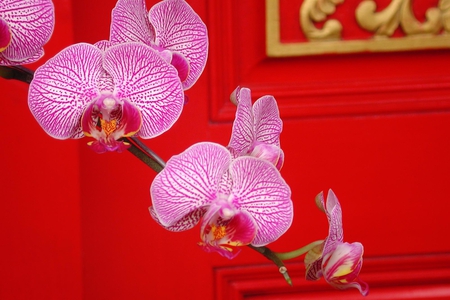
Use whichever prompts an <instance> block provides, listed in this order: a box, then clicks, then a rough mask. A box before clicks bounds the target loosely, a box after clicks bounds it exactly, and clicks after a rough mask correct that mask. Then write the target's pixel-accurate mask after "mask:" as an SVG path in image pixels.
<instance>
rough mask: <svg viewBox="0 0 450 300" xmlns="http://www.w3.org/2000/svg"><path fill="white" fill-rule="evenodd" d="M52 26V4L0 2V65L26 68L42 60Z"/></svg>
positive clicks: (38, 0)
mask: <svg viewBox="0 0 450 300" xmlns="http://www.w3.org/2000/svg"><path fill="white" fill-rule="evenodd" d="M54 25H55V21H54V7H53V3H52V1H51V0H2V1H0V65H2V66H11V65H20V64H28V63H32V62H34V61H36V60H38V59H39V58H41V57H42V56H43V55H44V49H43V48H42V47H43V45H44V44H45V43H47V42H48V40H49V39H50V36H51V35H52V33H53V28H54Z"/></svg>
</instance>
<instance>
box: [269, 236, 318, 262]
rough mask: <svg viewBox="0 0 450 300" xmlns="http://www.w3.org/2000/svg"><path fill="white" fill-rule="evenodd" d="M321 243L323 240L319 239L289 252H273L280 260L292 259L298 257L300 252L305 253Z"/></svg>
mask: <svg viewBox="0 0 450 300" xmlns="http://www.w3.org/2000/svg"><path fill="white" fill-rule="evenodd" d="M322 243H323V240H319V241H315V242H312V243H310V244H308V245H306V246H303V247H301V248H300V249H297V250H294V251H291V252H283V253H278V252H275V253H274V254H275V255H276V256H277V257H278V258H279V259H281V260H288V259H293V258H296V257H299V256H300V255H302V254H305V253H306V252H308V251H309V250H311V249H312V248H314V247H316V246H318V245H320V244H322Z"/></svg>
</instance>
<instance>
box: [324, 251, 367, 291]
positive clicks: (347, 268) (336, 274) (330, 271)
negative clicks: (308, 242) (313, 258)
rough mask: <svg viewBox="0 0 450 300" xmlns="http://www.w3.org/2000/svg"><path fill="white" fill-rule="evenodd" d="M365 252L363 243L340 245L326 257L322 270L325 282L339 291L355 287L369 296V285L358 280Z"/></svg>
mask: <svg viewBox="0 0 450 300" xmlns="http://www.w3.org/2000/svg"><path fill="white" fill-rule="evenodd" d="M363 252H364V249H363V246H362V244H361V243H358V242H355V243H352V244H349V243H339V244H338V245H337V246H336V249H335V250H334V251H333V252H331V253H329V254H328V255H326V256H324V259H323V262H322V270H323V276H324V278H325V280H326V281H327V282H328V283H329V284H331V285H332V286H334V287H336V288H338V289H348V288H352V287H354V288H357V289H358V290H359V291H360V292H361V293H362V294H363V295H367V293H368V285H367V284H366V283H365V282H363V281H362V280H360V279H359V278H358V275H359V272H360V270H361V267H362V255H363ZM361 284H362V285H361Z"/></svg>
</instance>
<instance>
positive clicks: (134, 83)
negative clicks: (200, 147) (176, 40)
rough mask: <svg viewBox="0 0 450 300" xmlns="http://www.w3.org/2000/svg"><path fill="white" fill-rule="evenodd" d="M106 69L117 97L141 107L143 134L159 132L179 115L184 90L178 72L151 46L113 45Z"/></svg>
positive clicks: (106, 54)
mask: <svg viewBox="0 0 450 300" xmlns="http://www.w3.org/2000/svg"><path fill="white" fill-rule="evenodd" d="M104 68H105V70H106V71H107V72H108V73H109V74H110V75H111V77H112V78H113V81H114V84H115V92H114V94H115V96H116V97H117V98H120V99H128V100H129V101H131V102H132V103H133V104H135V105H136V106H137V107H138V108H139V109H140V110H141V113H142V120H143V122H142V123H143V124H142V128H141V130H140V131H139V133H138V134H139V136H140V137H142V138H152V137H155V136H158V135H160V134H161V133H163V132H165V131H166V130H168V129H169V128H170V127H171V126H172V125H173V124H174V123H175V121H176V120H177V119H178V117H179V116H180V114H181V111H182V109H183V103H184V92H183V88H182V86H181V82H180V79H179V77H178V74H177V71H176V69H175V68H174V67H173V66H172V65H170V64H168V63H167V62H166V61H164V59H163V58H161V56H159V55H158V54H157V53H156V51H155V50H153V49H152V48H151V47H150V46H146V45H144V44H142V43H125V44H119V45H116V46H112V47H110V48H109V49H107V50H106V52H105V58H104Z"/></svg>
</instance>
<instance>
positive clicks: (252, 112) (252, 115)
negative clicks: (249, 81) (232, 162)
mask: <svg viewBox="0 0 450 300" xmlns="http://www.w3.org/2000/svg"><path fill="white" fill-rule="evenodd" d="M231 101H232V102H233V103H235V104H236V105H237V110H236V118H235V120H234V123H233V129H232V134H231V139H230V142H229V144H228V149H229V150H230V151H231V152H232V154H233V156H235V157H238V156H242V155H250V156H254V157H260V158H263V159H266V160H268V161H269V162H271V163H272V164H274V165H275V166H276V167H277V169H278V170H279V169H281V167H282V166H283V161H284V154H283V151H282V150H281V148H280V134H281V130H282V128H283V122H282V121H281V119H280V113H279V111H278V106H277V102H276V101H275V98H274V97H273V96H263V97H261V98H259V99H258V100H256V102H255V103H254V104H253V106H252V99H251V94H250V90H249V89H248V88H241V87H238V88H237V89H236V90H234V92H233V93H232V94H231Z"/></svg>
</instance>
